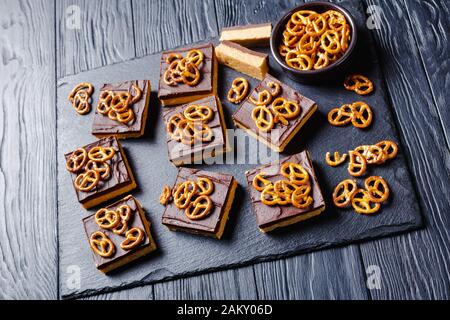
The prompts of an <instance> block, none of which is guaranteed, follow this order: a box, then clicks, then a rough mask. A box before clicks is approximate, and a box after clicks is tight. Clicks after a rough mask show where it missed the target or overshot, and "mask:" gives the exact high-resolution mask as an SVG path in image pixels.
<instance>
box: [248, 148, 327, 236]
mask: <svg viewBox="0 0 450 320" xmlns="http://www.w3.org/2000/svg"><path fill="white" fill-rule="evenodd" d="M284 163H296V164H300V165H301V166H302V167H303V168H304V169H305V170H306V171H307V172H308V174H309V181H310V186H311V197H312V199H313V202H312V204H311V205H310V206H309V207H308V208H305V209H299V208H297V207H295V206H293V205H292V204H288V205H275V206H268V205H266V204H264V203H262V201H261V192H260V191H258V190H256V189H255V188H254V187H253V185H252V183H253V179H254V177H255V176H256V175H257V174H259V173H264V178H265V179H267V180H269V181H270V182H272V183H275V182H276V181H278V180H287V178H286V177H284V176H282V175H281V173H280V169H281V166H282V165H283V164H284ZM246 177H247V184H248V192H249V193H250V196H251V199H252V206H253V210H254V212H255V215H256V221H257V224H258V227H259V229H260V230H261V231H262V232H269V231H272V230H274V229H276V228H280V227H285V226H288V225H291V224H294V223H297V222H300V221H303V220H306V219H309V218H312V217H314V216H317V215H319V214H321V213H322V212H323V211H324V210H325V201H324V199H323V195H322V191H321V190H320V186H319V182H318V181H317V177H316V174H315V172H314V167H313V164H312V161H311V158H310V156H309V152H308V151H303V152H302V153H299V154H295V155H293V156H290V157H287V158H284V159H282V160H281V161H279V162H274V163H269V164H266V165H263V166H260V167H258V168H255V169H252V170H249V171H247V172H246Z"/></svg>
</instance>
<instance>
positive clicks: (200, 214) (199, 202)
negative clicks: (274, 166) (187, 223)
mask: <svg viewBox="0 0 450 320" xmlns="http://www.w3.org/2000/svg"><path fill="white" fill-rule="evenodd" d="M212 208H213V203H212V201H211V198H210V197H208V196H207V195H201V196H199V197H197V198H196V199H195V200H194V202H191V203H190V204H189V206H188V207H187V208H186V210H185V214H186V216H187V217H188V218H189V219H191V220H200V219H203V218H205V217H207V216H208V215H209V214H210V213H211V211H212Z"/></svg>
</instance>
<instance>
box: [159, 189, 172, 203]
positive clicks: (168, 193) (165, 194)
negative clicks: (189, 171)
mask: <svg viewBox="0 0 450 320" xmlns="http://www.w3.org/2000/svg"><path fill="white" fill-rule="evenodd" d="M171 197H172V190H170V187H169V186H164V187H163V190H162V191H161V195H160V196H159V203H161V204H162V205H163V206H166V205H167V204H168V203H169V202H170V199H171Z"/></svg>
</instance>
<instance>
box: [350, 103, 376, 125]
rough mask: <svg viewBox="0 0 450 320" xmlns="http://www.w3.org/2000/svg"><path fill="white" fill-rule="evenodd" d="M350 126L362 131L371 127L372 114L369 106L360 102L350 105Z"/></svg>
mask: <svg viewBox="0 0 450 320" xmlns="http://www.w3.org/2000/svg"><path fill="white" fill-rule="evenodd" d="M351 107H352V125H353V126H354V127H356V128H360V129H364V128H367V127H369V126H370V125H371V123H372V120H373V112H372V109H371V108H370V107H369V105H368V104H367V103H365V102H362V101H357V102H354V103H352V105H351Z"/></svg>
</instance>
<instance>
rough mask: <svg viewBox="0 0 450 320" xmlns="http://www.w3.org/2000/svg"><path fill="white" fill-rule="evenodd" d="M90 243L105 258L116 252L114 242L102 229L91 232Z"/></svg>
mask: <svg viewBox="0 0 450 320" xmlns="http://www.w3.org/2000/svg"><path fill="white" fill-rule="evenodd" d="M89 245H90V246H91V248H92V250H93V251H94V252H95V253H96V254H98V255H99V256H100V257H103V258H109V257H111V256H112V255H113V254H114V253H115V252H116V247H115V246H114V243H113V242H112V241H111V240H110V239H109V238H108V236H107V235H106V234H104V233H103V232H101V231H97V232H94V233H93V234H91V236H90V237H89Z"/></svg>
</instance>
